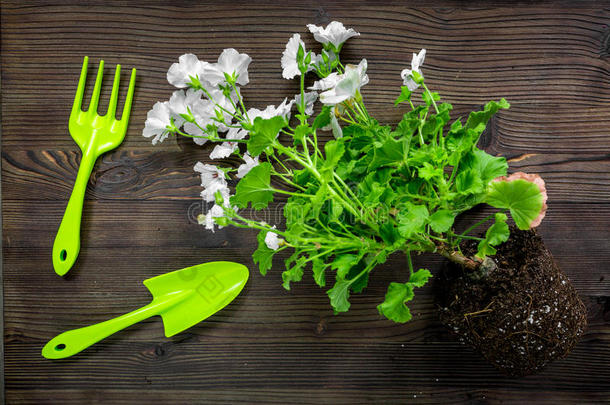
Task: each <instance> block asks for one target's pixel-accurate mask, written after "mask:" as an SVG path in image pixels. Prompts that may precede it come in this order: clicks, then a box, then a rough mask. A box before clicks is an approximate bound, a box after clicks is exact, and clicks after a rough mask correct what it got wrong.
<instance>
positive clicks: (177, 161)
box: [2, 139, 610, 203]
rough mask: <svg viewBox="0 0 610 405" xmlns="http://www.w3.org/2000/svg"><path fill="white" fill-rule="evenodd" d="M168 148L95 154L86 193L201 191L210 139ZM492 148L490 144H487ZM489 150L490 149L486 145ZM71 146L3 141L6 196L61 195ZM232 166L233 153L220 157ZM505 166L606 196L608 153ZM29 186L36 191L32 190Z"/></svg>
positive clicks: (578, 193)
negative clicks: (201, 166)
mask: <svg viewBox="0 0 610 405" xmlns="http://www.w3.org/2000/svg"><path fill="white" fill-rule="evenodd" d="M168 142H172V143H174V145H173V146H174V147H173V148H172V150H171V151H170V150H167V149H166V150H141V149H131V148H127V147H123V148H121V149H120V150H119V151H117V152H113V153H109V154H107V155H105V156H103V157H102V158H101V161H100V162H98V164H97V165H96V168H95V169H94V171H93V173H92V176H91V179H90V181H89V186H88V191H89V192H88V193H87V198H88V199H103V200H165V199H185V198H186V199H192V198H196V197H197V196H198V195H199V193H200V192H201V190H202V188H201V186H200V183H201V181H200V180H199V176H198V175H197V173H195V172H194V171H193V166H194V165H195V163H196V162H198V161H203V162H205V163H212V164H218V163H219V162H218V161H213V160H211V159H209V153H210V151H211V148H212V145H210V146H209V147H208V146H206V147H203V148H201V147H199V146H197V145H194V144H191V141H190V140H187V139H181V140H179V141H178V142H177V143H176V142H175V141H168ZM489 149H493V148H489ZM492 152H493V151H492ZM80 156H81V154H80V152H78V151H76V150H74V149H71V150H70V149H44V150H37V149H34V150H28V149H24V148H19V147H14V146H10V147H5V148H4V150H3V152H2V170H3V178H4V184H5V191H4V198H5V199H8V200H15V199H23V198H28V199H30V200H62V201H65V200H67V198H68V196H69V194H70V193H71V191H72V187H73V185H74V179H75V178H76V172H77V171H78V165H79V162H80ZM222 164H228V165H233V166H235V167H236V166H238V165H239V161H238V159H236V158H234V159H232V160H231V159H229V160H224V161H222ZM510 166H511V171H525V172H528V173H539V174H540V175H541V176H542V177H543V178H544V180H545V182H546V185H547V190H548V193H549V199H550V201H551V202H553V203H563V202H570V203H577V202H578V203H580V202H592V203H603V202H607V201H608V200H610V154H604V155H599V154H597V155H591V154H578V155H570V154H524V155H520V156H517V157H515V158H513V159H512V161H511V162H510ZM32 189H35V190H36V193H32Z"/></svg>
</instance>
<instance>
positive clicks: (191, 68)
mask: <svg viewBox="0 0 610 405" xmlns="http://www.w3.org/2000/svg"><path fill="white" fill-rule="evenodd" d="M178 61H179V63H174V64H172V65H171V66H170V68H169V70H168V71H167V81H168V82H169V83H170V84H172V85H174V86H176V87H178V88H179V89H183V88H185V87H188V85H189V83H190V82H191V76H192V77H197V78H199V80H200V81H201V80H202V79H201V74H202V72H203V70H204V68H205V67H206V66H207V65H209V63H207V62H202V61H200V60H199V59H197V56H195V55H193V54H192V53H187V54H184V55H182V56H181V57H179V58H178Z"/></svg>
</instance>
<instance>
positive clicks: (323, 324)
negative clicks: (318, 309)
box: [315, 319, 328, 336]
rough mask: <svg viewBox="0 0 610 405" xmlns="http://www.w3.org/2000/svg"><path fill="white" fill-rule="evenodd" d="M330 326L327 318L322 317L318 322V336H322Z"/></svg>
mask: <svg viewBox="0 0 610 405" xmlns="http://www.w3.org/2000/svg"><path fill="white" fill-rule="evenodd" d="M327 327H328V324H327V322H326V319H320V322H318V323H317V324H316V330H315V332H316V336H322V335H324V334H325V333H326V329H327Z"/></svg>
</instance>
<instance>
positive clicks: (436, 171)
mask: <svg viewBox="0 0 610 405" xmlns="http://www.w3.org/2000/svg"><path fill="white" fill-rule="evenodd" d="M417 174H418V175H419V177H421V178H422V179H424V180H430V179H432V178H434V177H443V174H444V173H443V168H442V167H436V166H432V165H431V164H430V163H428V162H424V163H423V166H422V167H420V168H418V170H417Z"/></svg>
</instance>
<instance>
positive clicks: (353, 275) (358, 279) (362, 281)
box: [348, 262, 369, 293]
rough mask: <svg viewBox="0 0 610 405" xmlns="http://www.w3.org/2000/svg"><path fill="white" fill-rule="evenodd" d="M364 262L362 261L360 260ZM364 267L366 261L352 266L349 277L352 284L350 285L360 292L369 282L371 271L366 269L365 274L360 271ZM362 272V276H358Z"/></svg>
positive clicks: (353, 289)
mask: <svg viewBox="0 0 610 405" xmlns="http://www.w3.org/2000/svg"><path fill="white" fill-rule="evenodd" d="M360 263H362V262H360ZM363 269H364V263H362V264H361V265H359V264H357V265H356V266H354V267H352V269H351V270H350V272H349V275H348V277H349V278H350V279H351V285H350V286H349V287H350V289H351V290H352V292H355V293H360V292H362V290H364V288H365V287H366V286H367V285H368V284H369V272H368V271H365V272H364V273H363V274H360V272H361V271H362V270H363ZM359 274H360V276H358V275H359Z"/></svg>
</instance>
